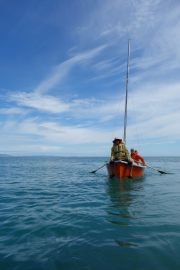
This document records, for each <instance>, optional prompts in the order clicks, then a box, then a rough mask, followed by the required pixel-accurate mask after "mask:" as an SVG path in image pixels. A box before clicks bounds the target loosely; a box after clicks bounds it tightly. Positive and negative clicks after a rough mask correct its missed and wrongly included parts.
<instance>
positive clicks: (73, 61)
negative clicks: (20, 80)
mask: <svg viewBox="0 0 180 270" xmlns="http://www.w3.org/2000/svg"><path fill="white" fill-rule="evenodd" d="M106 47H107V45H101V46H98V47H96V48H94V49H91V50H89V51H86V52H81V53H78V54H76V55H74V56H73V57H71V58H70V59H68V60H66V61H64V62H63V63H61V64H59V65H57V66H56V67H55V68H54V70H53V71H52V72H51V74H50V75H48V76H47V78H45V79H44V80H43V81H42V82H41V83H40V84H39V85H38V86H37V87H36V88H35V89H34V90H33V92H35V93H38V94H44V93H47V92H48V91H49V90H50V89H52V88H53V87H54V86H55V85H57V84H58V83H60V82H61V80H63V79H64V78H65V77H66V76H67V75H68V73H69V72H70V70H71V69H72V68H73V67H74V66H75V65H77V64H79V63H83V62H87V61H89V60H91V59H92V58H94V57H95V56H97V55H98V54H100V53H101V52H102V51H103V50H104V49H105V48H106Z"/></svg>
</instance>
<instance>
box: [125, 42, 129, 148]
mask: <svg viewBox="0 0 180 270" xmlns="http://www.w3.org/2000/svg"><path fill="white" fill-rule="evenodd" d="M129 63H130V39H129V40H128V57H127V73H126V97H125V111H124V136H123V140H124V143H126V128H127V101H128V80H129Z"/></svg>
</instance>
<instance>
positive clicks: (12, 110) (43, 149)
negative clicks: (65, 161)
mask: <svg viewBox="0 0 180 270" xmlns="http://www.w3.org/2000/svg"><path fill="white" fill-rule="evenodd" d="M0 38H1V46H0V59H1V60H0V101H1V106H0V126H1V133H0V153H6V154H12V155H58V156H59V155H60V156H72V155H73V156H109V154H110V147H111V145H112V139H113V138H114V137H122V135H123V114H124V95H125V77H126V61H127V44H128V39H129V38H130V39H131V63H130V80H129V101H128V128H127V146H128V148H131V147H134V148H137V149H138V150H139V151H140V152H141V153H142V154H143V155H145V156H159V155H163V156H165V155H168V156H178V155H179V153H180V125H179V120H180V76H179V74H180V3H179V1H176V0H174V1H170V0H166V1H163V0H162V1H161V0H127V1H124V0H113V1H112V0H103V1H102V0H96V1H95V0H74V1H73V0H61V1H59V0H53V1H50V0H43V1H42V0H39V1H35V0H31V1H22V0H18V1H13V0H0Z"/></svg>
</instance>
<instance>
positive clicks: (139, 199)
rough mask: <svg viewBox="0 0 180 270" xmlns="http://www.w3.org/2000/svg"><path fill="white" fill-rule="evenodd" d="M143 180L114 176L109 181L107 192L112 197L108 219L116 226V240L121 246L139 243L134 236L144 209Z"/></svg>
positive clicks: (131, 245) (134, 245) (132, 245)
mask: <svg viewBox="0 0 180 270" xmlns="http://www.w3.org/2000/svg"><path fill="white" fill-rule="evenodd" d="M143 182H144V178H141V179H138V180H134V179H133V180H130V179H123V180H119V179H116V178H113V179H110V180H108V181H107V193H108V195H109V197H110V201H109V205H108V208H107V214H108V215H107V219H108V221H109V222H110V223H111V224H113V225H114V226H115V227H114V229H115V231H116V234H115V235H116V237H115V239H114V241H115V242H116V244H118V245H120V246H121V247H136V246H137V245H138V244H137V241H136V240H137V239H136V240H135V238H134V236H135V227H136V225H137V221H138V219H139V217H140V216H141V213H142V211H143V209H144V208H143V205H144V203H143V200H144V185H143ZM117 226H119V229H118V228H117ZM117 229H118V234H117Z"/></svg>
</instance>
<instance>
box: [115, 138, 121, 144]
mask: <svg viewBox="0 0 180 270" xmlns="http://www.w3.org/2000/svg"><path fill="white" fill-rule="evenodd" d="M115 142H122V139H118V138H114V140H113V143H115Z"/></svg>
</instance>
